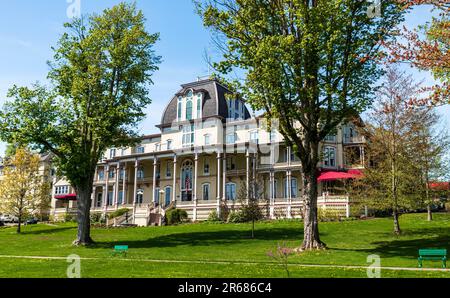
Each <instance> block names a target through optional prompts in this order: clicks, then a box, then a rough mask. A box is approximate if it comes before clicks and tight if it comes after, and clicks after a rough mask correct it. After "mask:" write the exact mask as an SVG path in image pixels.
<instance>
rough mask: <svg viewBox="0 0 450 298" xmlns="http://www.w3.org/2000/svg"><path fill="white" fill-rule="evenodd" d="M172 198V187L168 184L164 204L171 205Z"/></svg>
mask: <svg viewBox="0 0 450 298" xmlns="http://www.w3.org/2000/svg"><path fill="white" fill-rule="evenodd" d="M171 198H172V187H170V186H166V188H165V189H164V205H165V206H169V205H170V200H171Z"/></svg>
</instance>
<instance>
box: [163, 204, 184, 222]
mask: <svg viewBox="0 0 450 298" xmlns="http://www.w3.org/2000/svg"><path fill="white" fill-rule="evenodd" d="M187 218H188V215H187V212H186V211H185V210H181V209H177V208H169V209H168V210H167V211H166V223H167V224H168V225H176V224H179V223H182V222H183V221H185V220H186V219H187Z"/></svg>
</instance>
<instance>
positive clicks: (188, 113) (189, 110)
mask: <svg viewBox="0 0 450 298" xmlns="http://www.w3.org/2000/svg"><path fill="white" fill-rule="evenodd" d="M186 120H192V100H191V99H188V100H187V102H186Z"/></svg>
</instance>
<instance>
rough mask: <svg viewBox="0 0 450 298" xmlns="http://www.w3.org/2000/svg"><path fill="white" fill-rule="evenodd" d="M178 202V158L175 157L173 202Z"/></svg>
mask: <svg viewBox="0 0 450 298" xmlns="http://www.w3.org/2000/svg"><path fill="white" fill-rule="evenodd" d="M176 200H177V156H176V155H175V156H174V157H173V187H172V202H173V203H176Z"/></svg>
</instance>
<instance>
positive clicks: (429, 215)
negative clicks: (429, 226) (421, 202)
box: [427, 204, 433, 221]
mask: <svg viewBox="0 0 450 298" xmlns="http://www.w3.org/2000/svg"><path fill="white" fill-rule="evenodd" d="M427 213H428V221H432V220H433V212H431V205H430V204H428V205H427Z"/></svg>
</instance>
